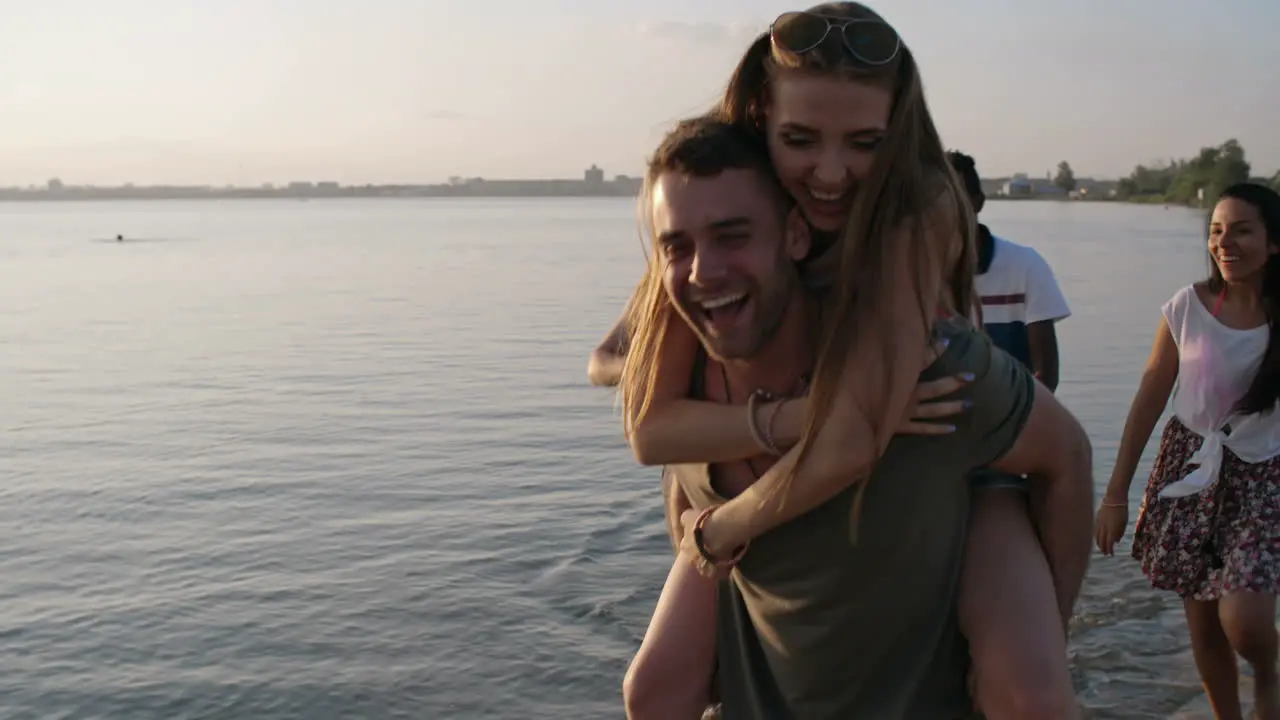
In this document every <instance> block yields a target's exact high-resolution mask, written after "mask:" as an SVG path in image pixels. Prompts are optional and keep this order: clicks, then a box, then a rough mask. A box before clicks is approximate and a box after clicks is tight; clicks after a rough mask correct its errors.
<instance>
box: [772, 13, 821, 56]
mask: <svg viewBox="0 0 1280 720" xmlns="http://www.w3.org/2000/svg"><path fill="white" fill-rule="evenodd" d="M829 27H830V26H829V25H828V24H827V19H826V18H822V17H818V16H817V15H810V14H809V13H803V12H789V13H783V14H781V15H779V16H778V19H777V20H774V21H773V41H774V42H775V43H777V44H778V45H779V46H781V47H782V48H783V49H784V50H790V51H791V52H794V53H802V52H808V51H810V50H812V49H814V48H815V47H817V46H818V45H819V44H820V43H821V42H822V41H823V40H824V39H825V38H826V37H827V29H828V28H829Z"/></svg>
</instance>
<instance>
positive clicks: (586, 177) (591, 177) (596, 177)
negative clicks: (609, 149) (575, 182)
mask: <svg viewBox="0 0 1280 720" xmlns="http://www.w3.org/2000/svg"><path fill="white" fill-rule="evenodd" d="M582 180H583V181H584V182H586V183H587V184H588V185H594V186H600V185H603V184H604V170H601V169H600V168H598V167H596V166H595V165H592V166H591V167H589V168H587V171H586V172H584V173H583V174H582Z"/></svg>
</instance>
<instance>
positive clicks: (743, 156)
mask: <svg viewBox="0 0 1280 720" xmlns="http://www.w3.org/2000/svg"><path fill="white" fill-rule="evenodd" d="M726 170H755V171H757V172H758V173H760V177H761V179H763V180H765V181H766V183H767V184H768V186H769V187H770V188H772V189H773V190H775V191H777V193H778V195H779V197H780V198H786V197H787V195H786V193H785V192H783V190H782V188H781V186H780V185H779V184H778V178H777V175H775V174H774V171H773V162H772V161H770V159H769V148H768V147H767V146H765V144H764V143H763V142H761V141H760V139H758V138H756V137H754V136H753V135H752V134H751V133H748V132H746V131H744V130H743V129H742V128H739V127H738V126H737V125H733V124H730V123H727V122H724V121H723V120H717V119H716V118H715V117H713V116H710V115H702V116H699V117H694V118H688V119H685V120H681V121H680V122H679V123H677V124H676V126H675V127H674V128H672V129H671V131H670V132H668V133H667V134H666V136H665V137H663V138H662V142H661V143H659V144H658V149H657V150H655V151H654V152H653V155H652V156H651V157H650V158H649V168H648V171H647V172H646V173H645V186H646V187H650V188H651V187H652V186H653V184H654V183H656V182H657V181H658V177H659V176H660V175H662V174H663V173H666V172H673V173H678V174H680V175H687V176H689V177H714V176H716V175H719V174H720V173H722V172H724V171H726Z"/></svg>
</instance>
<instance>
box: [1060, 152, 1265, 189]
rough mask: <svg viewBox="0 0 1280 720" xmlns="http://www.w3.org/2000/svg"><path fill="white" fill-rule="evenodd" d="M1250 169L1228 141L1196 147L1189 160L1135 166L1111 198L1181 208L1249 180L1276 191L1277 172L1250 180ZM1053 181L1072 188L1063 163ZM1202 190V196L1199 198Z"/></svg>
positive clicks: (1068, 168)
mask: <svg viewBox="0 0 1280 720" xmlns="http://www.w3.org/2000/svg"><path fill="white" fill-rule="evenodd" d="M1251 170H1252V167H1251V166H1250V164H1249V161H1248V160H1247V159H1245V152H1244V148H1243V147H1241V146H1240V143H1239V142H1238V141H1237V140H1235V139H1231V140H1228V141H1226V142H1224V143H1222V144H1221V145H1218V146H1217V147H1204V148H1200V152H1199V154H1198V155H1196V156H1195V157H1192V158H1182V159H1173V160H1169V161H1165V162H1157V163H1154V164H1152V165H1138V166H1137V167H1135V168H1134V169H1133V172H1131V173H1129V175H1128V176H1127V177H1124V178H1121V179H1120V180H1119V182H1117V183H1116V188H1115V199H1117V200H1127V201H1130V202H1153V203H1170V204H1173V203H1177V204H1183V205H1190V204H1196V203H1200V202H1204V203H1206V204H1208V203H1212V202H1214V200H1216V199H1217V197H1218V195H1219V194H1220V193H1221V192H1222V191H1223V190H1224V189H1226V188H1227V187H1229V186H1231V185H1234V184H1236V183H1239V182H1246V181H1252V182H1256V183H1259V184H1262V185H1268V186H1270V187H1271V188H1273V189H1275V190H1276V192H1280V171H1277V172H1276V174H1275V175H1273V176H1272V177H1270V178H1265V177H1252V176H1251V175H1250V171H1251ZM1053 182H1054V184H1055V185H1057V186H1058V187H1060V188H1062V189H1063V190H1064V191H1066V192H1071V191H1072V190H1074V189H1075V187H1076V179H1075V174H1074V173H1073V172H1072V170H1071V165H1070V164H1068V163H1067V162H1066V161H1063V162H1061V163H1059V164H1058V174H1057V175H1056V176H1055V177H1054V179H1053ZM1201 191H1203V193H1204V194H1203V197H1202V196H1201Z"/></svg>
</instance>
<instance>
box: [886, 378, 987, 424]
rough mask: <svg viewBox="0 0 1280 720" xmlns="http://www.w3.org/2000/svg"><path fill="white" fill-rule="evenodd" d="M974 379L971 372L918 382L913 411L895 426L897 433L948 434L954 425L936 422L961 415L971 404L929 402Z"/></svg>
mask: <svg viewBox="0 0 1280 720" xmlns="http://www.w3.org/2000/svg"><path fill="white" fill-rule="evenodd" d="M971 380H973V376H972V375H970V374H969V373H960V374H958V375H952V376H951V377H945V378H941V379H939V380H928V381H925V382H922V383H920V384H919V385H916V391H915V395H914V396H913V397H912V402H911V412H910V413H909V414H908V415H907V417H906V419H904V420H903V421H902V422H901V423H898V427H897V428H895V429H894V434H896V435H946V434H947V433H951V432H955V429H956V426H955V425H953V424H951V423H943V422H937V421H938V420H939V419H940V418H947V417H951V416H953V415H959V414H960V413H962V412H964V411H965V410H968V409H969V407H970V403H969V401H968V400H939V401H937V402H930V401H931V400H933V399H934V398H939V397H942V396H944V395H950V394H951V393H954V392H955V391H957V390H959V389H960V388H962V387H964V386H965V384H966V383H968V382H970V381H971Z"/></svg>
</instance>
